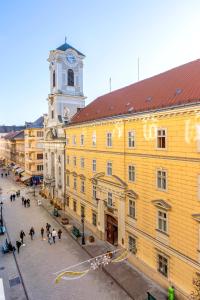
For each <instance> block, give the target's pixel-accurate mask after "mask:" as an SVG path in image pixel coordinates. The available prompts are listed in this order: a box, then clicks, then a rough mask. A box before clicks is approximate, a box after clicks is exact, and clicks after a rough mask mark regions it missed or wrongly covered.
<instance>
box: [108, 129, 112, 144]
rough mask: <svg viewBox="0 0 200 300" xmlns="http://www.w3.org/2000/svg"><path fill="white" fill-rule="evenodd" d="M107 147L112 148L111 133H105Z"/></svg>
mask: <svg viewBox="0 0 200 300" xmlns="http://www.w3.org/2000/svg"><path fill="white" fill-rule="evenodd" d="M107 146H108V147H112V133H111V132H107Z"/></svg>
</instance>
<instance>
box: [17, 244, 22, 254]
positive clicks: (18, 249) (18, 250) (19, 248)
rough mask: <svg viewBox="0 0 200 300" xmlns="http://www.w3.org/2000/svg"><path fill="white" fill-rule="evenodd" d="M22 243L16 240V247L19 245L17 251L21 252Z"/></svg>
mask: <svg viewBox="0 0 200 300" xmlns="http://www.w3.org/2000/svg"><path fill="white" fill-rule="evenodd" d="M21 245H22V243H21V242H20V241H16V247H17V252H18V253H19V249H20V247H21Z"/></svg>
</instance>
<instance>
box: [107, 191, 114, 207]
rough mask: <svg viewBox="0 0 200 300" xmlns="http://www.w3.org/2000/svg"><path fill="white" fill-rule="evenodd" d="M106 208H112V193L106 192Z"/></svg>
mask: <svg viewBox="0 0 200 300" xmlns="http://www.w3.org/2000/svg"><path fill="white" fill-rule="evenodd" d="M108 206H110V207H112V206H113V201H112V193H111V192H108Z"/></svg>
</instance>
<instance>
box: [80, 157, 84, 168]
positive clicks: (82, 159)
mask: <svg viewBox="0 0 200 300" xmlns="http://www.w3.org/2000/svg"><path fill="white" fill-rule="evenodd" d="M84 167H85V159H84V158H83V157H81V169H84Z"/></svg>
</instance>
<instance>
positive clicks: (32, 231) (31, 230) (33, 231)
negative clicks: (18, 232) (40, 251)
mask: <svg viewBox="0 0 200 300" xmlns="http://www.w3.org/2000/svg"><path fill="white" fill-rule="evenodd" d="M34 234H35V230H34V228H33V226H32V227H31V229H30V231H29V235H30V236H31V240H33V236H34Z"/></svg>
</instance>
